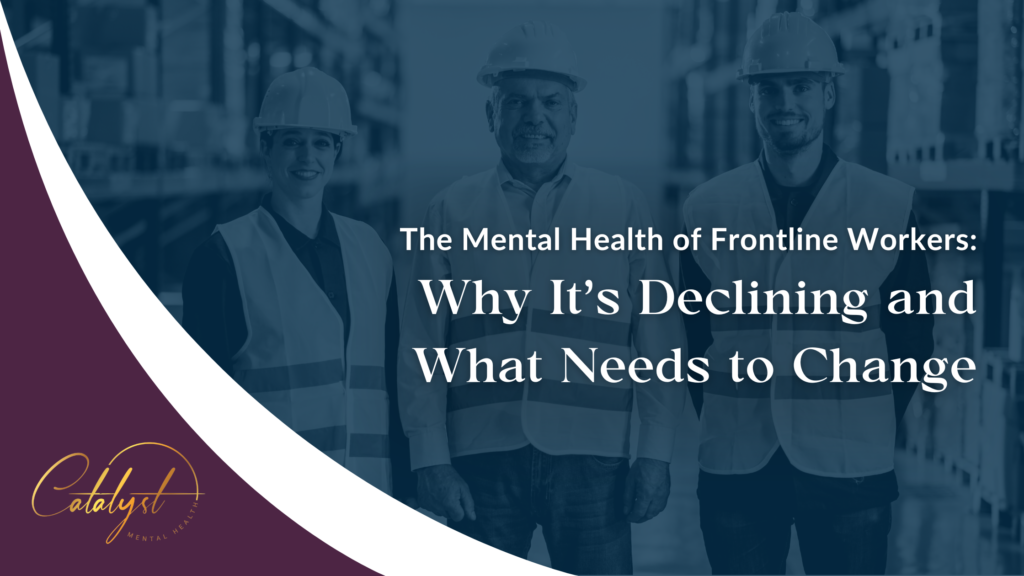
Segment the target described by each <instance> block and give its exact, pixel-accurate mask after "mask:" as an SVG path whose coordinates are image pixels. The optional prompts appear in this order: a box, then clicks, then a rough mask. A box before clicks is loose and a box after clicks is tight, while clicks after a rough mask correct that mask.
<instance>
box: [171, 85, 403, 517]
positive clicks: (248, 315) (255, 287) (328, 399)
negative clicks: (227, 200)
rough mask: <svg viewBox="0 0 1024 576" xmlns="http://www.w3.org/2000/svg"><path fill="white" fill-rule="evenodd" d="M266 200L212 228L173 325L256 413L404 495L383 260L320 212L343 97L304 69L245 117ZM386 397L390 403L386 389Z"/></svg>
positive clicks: (345, 131)
mask: <svg viewBox="0 0 1024 576" xmlns="http://www.w3.org/2000/svg"><path fill="white" fill-rule="evenodd" d="M253 129H254V131H255V132H256V135H257V137H258V139H259V146H260V152H261V154H262V156H263V162H264V167H265V169H266V172H267V176H268V177H269V178H270V181H271V184H272V190H271V192H270V194H268V195H266V196H265V197H264V198H263V200H262V202H261V203H260V206H259V207H257V208H256V209H255V210H253V211H252V212H249V213H248V214H246V215H244V216H242V217H241V218H238V219H235V220H232V221H231V222H227V223H225V224H221V225H219V226H217V228H216V229H215V230H214V233H213V235H212V236H211V237H210V238H209V239H207V240H206V241H205V242H204V243H203V244H202V245H201V246H200V247H199V248H198V249H197V250H196V252H195V254H194V255H193V257H192V260H191V262H190V263H189V268H188V271H187V273H186V275H185V282H184V286H183V289H182V292H183V299H184V325H185V329H186V330H187V331H188V332H189V334H191V335H192V337H193V338H194V339H195V340H196V342H197V343H199V345H200V346H202V347H203V349H204V350H206V352H207V353H208V354H209V355H210V356H211V357H212V358H213V359H214V360H215V361H216V362H217V363H218V364H220V366H221V367H223V368H224V370H225V371H227V372H228V373H229V374H231V376H232V377H233V378H234V379H235V380H236V381H237V382H238V384H239V385H241V386H242V387H243V388H244V389H245V390H246V391H247V392H249V393H250V394H251V395H252V396H253V397H254V398H256V399H257V400H258V401H259V402H260V403H261V404H263V406H264V407H266V409H267V410H269V411H270V412H271V413H273V414H274V415H275V416H277V417H278V418H280V419H281V420H282V421H283V422H284V423H286V424H287V425H288V426H289V427H291V428H292V430H294V431H295V432H297V433H298V434H299V435H300V436H302V437H303V438H305V439H306V440H307V441H308V442H310V443H311V444H313V445H314V446H316V447H317V448H318V449H320V450H321V451H322V452H324V453H325V454H327V455H328V456H330V457H331V458H333V459H334V460H335V461H337V462H338V463H339V464H341V465H343V466H345V467H346V468H348V469H349V470H351V471H352V472H353V473H355V474H356V475H358V476H360V477H361V478H363V479H364V480H366V481H367V482H369V483H371V484H373V485H374V486H376V487H378V488H380V489H381V490H383V491H385V492H388V493H390V494H393V495H394V496H395V497H397V498H399V499H402V500H405V499H406V498H407V497H408V496H409V495H410V491H411V485H410V482H409V481H410V479H411V473H410V472H409V463H408V462H409V456H408V453H409V450H408V442H407V440H406V439H405V437H404V434H403V433H402V431H401V427H400V424H399V419H398V416H397V410H396V409H395V407H394V406H393V404H391V403H390V400H389V399H393V398H395V397H396V393H395V391H394V387H395V373H394V366H395V354H396V351H397V343H398V334H397V332H398V306H397V299H396V294H395V285H394V275H393V270H392V265H391V256H390V255H389V253H388V251H387V248H386V247H385V246H384V244H383V243H382V242H381V240H380V238H379V237H378V236H377V234H376V232H374V231H373V229H372V228H370V227H369V226H368V225H366V224H364V223H362V222H358V221H355V220H352V219H349V218H345V217H343V216H339V215H337V214H332V213H330V212H328V210H327V209H326V208H325V207H324V205H323V195H324V187H325V186H326V185H327V184H328V183H329V182H330V180H331V176H332V174H333V172H334V166H335V163H336V161H337V159H338V158H339V157H340V155H341V150H342V145H343V142H344V140H345V139H346V138H347V137H349V136H352V135H355V134H356V132H357V130H356V127H355V126H354V125H353V124H352V116H351V111H350V108H349V100H348V95H347V94H346V93H345V89H344V87H342V85H341V84H340V83H339V82H338V81H337V80H335V79H334V78H331V77H330V76H328V75H326V74H324V73H323V72H321V71H320V70H317V69H316V68H302V69H300V70H295V71H293V72H289V73H287V74H283V75H281V76H280V77H278V78H277V79H276V80H274V82H273V83H272V84H271V86H270V88H269V89H268V90H267V94H266V96H265V97H264V100H263V106H262V108H261V110H260V115H259V116H258V117H257V118H256V119H255V120H254V121H253ZM389 391H390V393H389Z"/></svg>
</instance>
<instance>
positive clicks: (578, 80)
mask: <svg viewBox="0 0 1024 576" xmlns="http://www.w3.org/2000/svg"><path fill="white" fill-rule="evenodd" d="M531 71H533V72H545V73H548V74H553V75H556V76H561V77H563V78H567V79H568V80H569V82H568V86H569V89H570V90H572V91H573V92H581V91H582V90H583V89H584V88H586V87H587V81H586V79H585V78H583V77H581V76H578V75H576V74H569V73H566V72H564V71H562V70H551V69H547V68H538V67H532V66H531V67H529V68H511V67H504V66H502V67H498V66H484V67H483V68H481V69H480V72H479V73H478V74H477V75H476V81H477V82H479V83H480V84H481V85H483V86H486V87H488V88H491V87H493V86H494V85H495V84H497V83H498V82H499V81H500V80H501V75H502V74H504V73H506V72H531Z"/></svg>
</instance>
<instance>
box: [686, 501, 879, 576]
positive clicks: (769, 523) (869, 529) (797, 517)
mask: <svg viewBox="0 0 1024 576" xmlns="http://www.w3.org/2000/svg"><path fill="white" fill-rule="evenodd" d="M891 506H892V505H891V504H886V505H884V506H880V507H875V508H868V509H866V510H858V511H854V512H834V513H830V512H822V511H811V510H801V509H799V508H797V510H795V511H794V510H792V509H786V508H783V507H778V506H766V507H763V508H757V509H750V508H746V509H741V508H733V507H729V506H718V505H715V504H708V503H704V502H701V506H700V528H701V531H702V532H703V533H704V547H705V549H706V550H707V553H708V560H709V561H710V562H711V570H712V572H713V573H714V574H785V573H786V557H787V556H788V554H789V535H790V526H791V525H792V524H793V523H794V522H796V532H797V537H799V538H800V555H801V557H802V559H803V561H804V571H805V572H806V573H807V574H884V573H885V563H886V553H887V550H888V535H889V528H890V527H891V525H892V508H891Z"/></svg>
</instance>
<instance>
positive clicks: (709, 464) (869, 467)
mask: <svg viewBox="0 0 1024 576" xmlns="http://www.w3.org/2000/svg"><path fill="white" fill-rule="evenodd" d="M842 73H843V66H842V65H841V64H840V63H839V60H838V58H837V54H836V48H835V46H834V45H833V43H832V39H831V38H830V37H829V35H828V33H827V32H826V31H825V30H823V29H822V28H821V27H820V26H818V25H817V24H815V23H814V22H813V21H811V20H810V19H808V18H806V17H804V16H802V15H799V14H792V13H780V14H775V15H774V16H772V17H770V18H768V19H767V20H766V21H765V22H764V23H763V24H761V26H760V27H759V28H758V29H757V30H755V31H754V33H753V34H752V35H751V36H750V38H749V39H748V40H747V46H746V50H745V51H744V53H743V67H742V68H741V69H740V70H739V73H738V77H739V78H740V79H742V80H746V81H747V82H748V83H749V85H750V110H751V112H753V114H754V122H755V125H756V127H757V131H758V134H759V135H760V136H761V140H762V141H763V149H762V151H761V154H760V157H759V158H758V159H757V160H756V161H754V162H751V163H749V164H746V165H743V166H740V167H739V168H736V169H735V170H732V171H729V172H727V173H725V174H722V175H720V176H718V177H716V178H714V179H712V180H711V181H709V182H707V183H705V184H703V185H702V186H699V187H697V188H696V189H695V190H694V191H693V192H692V193H691V194H690V196H689V198H688V199H687V201H686V203H685V204H684V207H683V220H684V222H685V225H686V227H687V228H688V229H689V230H695V229H697V228H699V227H703V228H704V229H710V228H726V229H728V230H729V232H730V233H737V232H738V233H749V234H755V235H758V237H763V235H769V236H778V237H780V238H781V237H782V236H783V235H787V234H788V235H792V234H793V231H794V230H797V232H803V233H807V234H818V235H819V237H825V235H826V234H835V235H836V236H838V237H839V238H845V237H846V229H847V228H851V229H853V230H857V229H860V228H866V229H868V230H872V229H875V230H878V233H879V234H885V233H891V234H901V233H904V232H907V231H910V230H911V229H912V228H913V227H914V226H916V220H915V218H914V215H913V212H912V211H911V205H912V200H913V192H914V190H913V189H912V188H911V187H909V186H907V185H905V184H903V183H901V182H898V181H896V180H893V179H892V178H889V177H887V176H884V175H882V174H879V173H877V172H872V171H871V170H868V169H867V168H864V167H862V166H858V165H856V164H853V163H850V162H845V161H843V160H841V159H839V158H838V157H837V156H836V155H835V153H834V152H832V150H831V149H829V147H828V146H825V145H824V143H823V125H824V120H825V114H826V111H827V110H829V109H830V108H832V106H833V105H834V104H835V101H836V86H835V83H834V79H835V77H836V76H837V75H839V74H842ZM680 272H681V284H682V287H684V288H686V289H692V290H697V291H698V292H701V293H702V294H704V295H705V296H706V295H707V294H708V293H710V292H711V291H712V290H715V291H719V292H721V291H722V290H725V289H728V290H733V289H734V284H735V283H736V282H744V283H747V284H748V285H750V286H752V287H755V288H759V289H760V290H762V291H767V290H771V291H775V292H783V293H784V294H786V295H787V296H788V294H794V293H797V292H798V291H799V293H800V294H803V293H804V292H803V290H804V289H805V288H806V293H807V299H808V301H809V302H810V301H811V300H812V298H814V299H816V298H817V295H819V294H824V293H826V292H828V291H830V290H831V291H832V292H833V293H834V294H833V298H834V297H835V294H839V295H842V294H848V293H849V292H850V291H854V290H856V291H866V299H865V300H864V301H863V302H862V303H861V304H862V306H861V307H860V308H861V309H862V310H863V311H864V312H865V313H866V314H867V317H866V319H865V320H864V321H862V322H855V321H854V322H849V323H848V322H846V321H845V320H846V319H845V318H840V317H839V316H836V315H822V314H821V313H820V310H822V309H824V310H825V312H824V314H828V299H827V298H825V299H824V303H821V304H820V305H819V304H814V305H811V304H810V303H809V304H808V307H809V308H813V309H815V310H816V313H815V314H806V313H802V312H797V315H788V314H791V313H792V311H786V308H787V307H788V306H789V304H788V303H783V304H782V305H781V307H779V305H778V303H777V302H775V300H776V298H775V297H772V299H771V300H770V301H768V302H767V303H766V302H765V301H764V299H763V298H762V299H761V301H760V302H754V301H753V300H751V303H750V304H745V305H744V308H743V311H738V312H737V313H736V314H737V315H719V314H720V311H716V310H711V312H714V314H709V310H707V309H705V310H701V312H700V313H699V314H697V315H695V316H687V317H686V324H687V334H688V337H689V342H690V353H691V354H692V355H697V356H706V357H707V358H709V359H710V362H711V378H710V380H709V381H708V382H707V383H705V384H703V385H701V386H692V385H691V393H692V396H693V397H694V405H695V406H696V407H697V410H698V413H699V414H700V415H701V442H700V450H699V459H700V469H701V472H700V477H699V482H698V489H697V493H698V496H699V498H700V517H701V529H702V531H703V533H704V544H705V547H706V549H707V552H708V558H709V559H710V561H711V567H712V570H713V571H714V573H716V574H783V573H785V571H786V556H787V555H788V552H789V540H790V527H791V526H792V525H793V524H794V523H795V524H796V529H797V534H798V536H799V538H800V552H801V555H802V556H803V562H804V569H805V570H806V571H807V573H808V574H882V573H884V571H885V565H886V550H887V536H888V533H889V527H890V523H891V510H890V506H891V504H890V503H891V502H892V501H893V500H895V499H896V497H897V496H898V490H897V485H896V475H895V473H894V472H893V457H894V456H893V449H894V444H895V439H896V426H897V422H898V421H899V419H900V418H901V417H902V415H903V413H904V411H905V410H906V407H907V404H908V403H909V401H910V397H911V395H912V394H913V393H914V388H915V386H916V385H914V384H909V385H908V384H893V383H892V382H906V381H907V376H906V374H904V379H903V380H895V379H894V377H893V376H894V375H893V374H892V373H891V371H889V372H890V373H888V374H887V375H886V376H885V378H884V379H880V378H877V377H876V378H865V380H866V381H858V380H857V377H856V376H854V378H853V380H849V379H847V380H846V381H837V380H835V379H834V376H833V368H832V361H831V360H830V359H828V358H826V357H825V356H823V355H822V354H819V353H818V352H815V351H814V350H820V351H825V350H833V349H839V350H841V352H842V355H843V358H844V359H849V360H853V361H854V362H856V365H858V366H864V365H865V362H866V361H867V360H868V359H872V358H881V359H907V358H913V359H915V360H916V361H917V362H918V363H920V362H923V361H924V360H925V359H927V358H929V357H930V355H931V351H932V336H931V330H932V320H931V316H928V315H902V314H894V313H891V312H890V311H889V307H888V306H887V305H886V304H887V301H888V298H889V295H890V294H891V293H893V291H895V290H906V291H908V293H915V292H917V291H919V290H925V291H927V290H928V289H929V280H928V267H927V263H926V262H925V259H924V253H923V252H902V253H899V252H885V251H883V250H880V249H875V250H870V249H865V248H864V247H861V249H860V250H854V249H852V247H851V246H850V244H849V243H848V242H845V241H840V242H839V243H838V247H837V249H836V250H835V251H801V250H797V251H794V250H788V251H785V249H782V248H777V249H775V250H772V251H769V252H760V251H752V252H743V251H724V252H723V251H718V252H717V253H716V252H714V251H710V250H694V251H691V252H685V253H683V254H682V255H681V260H680ZM812 295H813V296H812ZM847 298H848V297H847ZM705 300H706V298H705ZM815 301H816V300H815ZM794 304H795V301H794ZM845 305H846V306H847V309H849V307H850V306H851V302H850V301H849V300H848V299H846V301H845ZM738 306H739V304H737V310H739V307H738ZM769 307H771V309H773V310H775V312H774V313H773V314H785V315H775V316H772V315H764V311H766V310H767V309H768V308H769ZM835 307H836V302H835V301H834V300H833V303H832V309H833V310H835ZM758 310H760V311H761V312H760V313H758ZM800 314H803V315H800ZM833 314H834V313H833ZM807 349H813V350H811V351H810V352H808V353H804V354H801V353H800V351H802V350H807ZM736 355H738V356H739V357H740V359H742V360H744V361H750V360H752V359H754V358H768V359H770V360H771V361H772V364H773V366H774V376H772V374H770V373H769V374H764V373H763V371H762V373H761V374H760V375H758V378H759V379H762V378H770V379H771V381H770V383H768V382H765V381H764V380H761V381H762V382H765V383H763V384H758V383H756V382H752V381H751V380H749V379H747V380H745V381H743V382H735V381H734V380H733V377H732V376H731V374H730V371H731V367H730V359H731V358H733V357H735V356H736ZM795 363H796V365H798V366H799V367H800V370H801V372H802V374H801V372H797V370H796V369H795V368H794V366H795ZM743 370H744V368H743V367H742V366H741V367H740V373H741V374H742V373H743ZM843 372H844V373H845V369H844V371H843ZM734 373H735V372H734Z"/></svg>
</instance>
